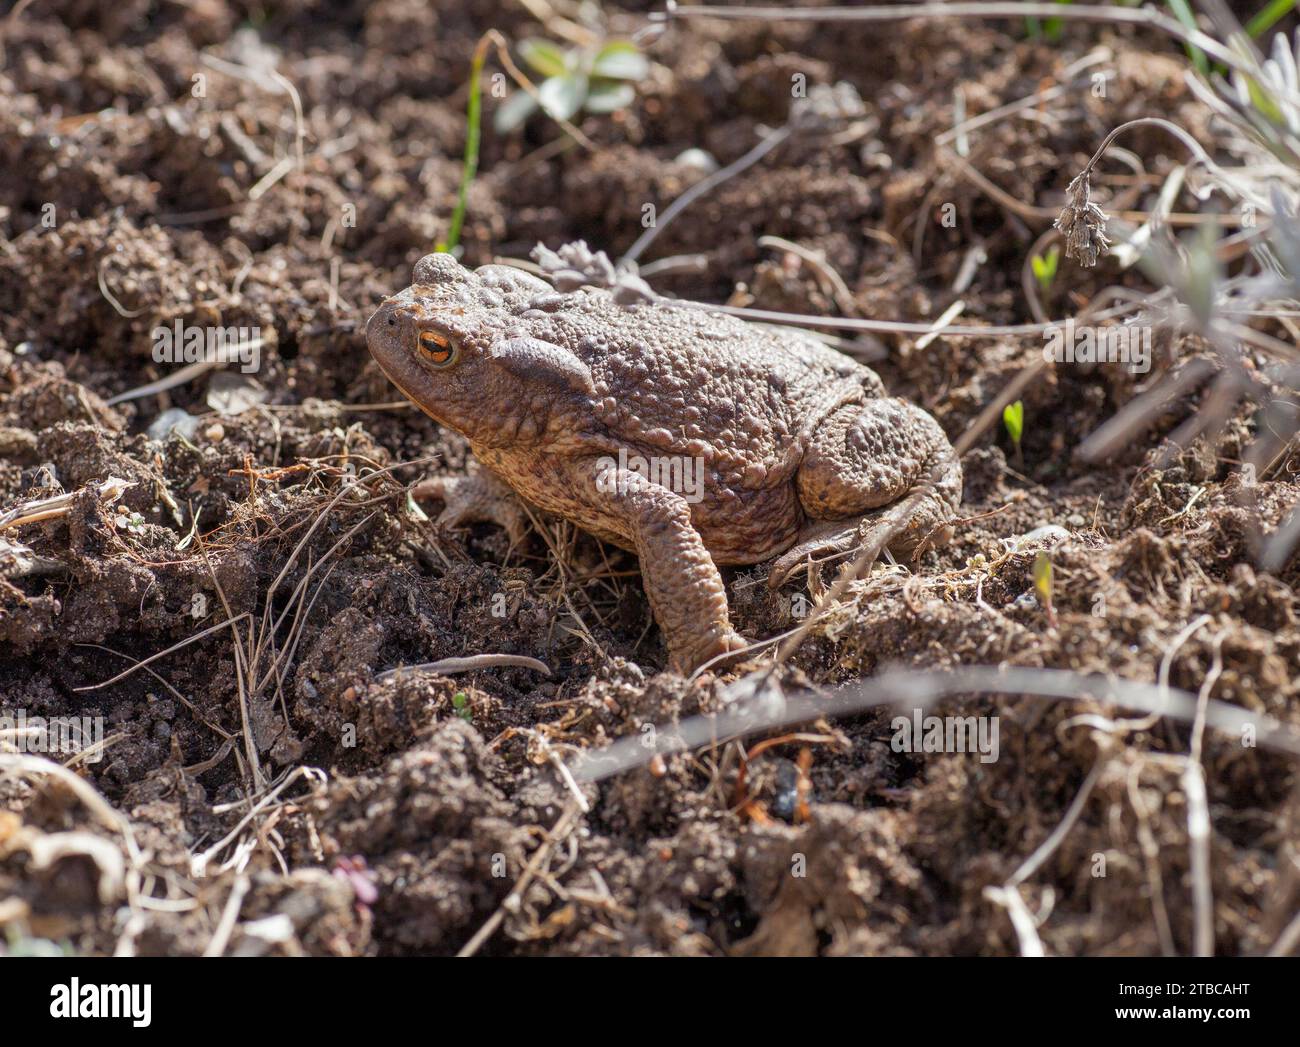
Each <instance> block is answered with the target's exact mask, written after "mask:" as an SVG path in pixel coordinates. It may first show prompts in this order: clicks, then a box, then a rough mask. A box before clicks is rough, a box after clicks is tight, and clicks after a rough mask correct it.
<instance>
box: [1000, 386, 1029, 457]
mask: <svg viewBox="0 0 1300 1047" xmlns="http://www.w3.org/2000/svg"><path fill="white" fill-rule="evenodd" d="M1002 424H1003V425H1004V426H1006V430H1007V435H1008V436H1009V437H1011V442H1012V443H1013V444H1015V445H1016V458H1017V460H1019V461H1021V462H1023V461H1024V455H1023V454H1022V453H1021V451H1020V437H1021V436H1022V435H1023V434H1024V431H1025V402H1024V401H1023V400H1017V401H1016V402H1015V403H1013V404H1007V405H1006V407H1004V408H1002Z"/></svg>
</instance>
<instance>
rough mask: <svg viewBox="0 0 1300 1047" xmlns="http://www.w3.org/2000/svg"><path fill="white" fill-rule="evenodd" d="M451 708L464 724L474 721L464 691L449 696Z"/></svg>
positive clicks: (467, 697)
mask: <svg viewBox="0 0 1300 1047" xmlns="http://www.w3.org/2000/svg"><path fill="white" fill-rule="evenodd" d="M451 707H452V709H454V710H455V713H456V715H457V716H459V717H460V718H461V719H462V720H464V721H465V722H466V723H469V722H470V721H471V720H473V719H474V714H473V713H472V712H471V711H470V708H469V695H467V694H466V693H465V692H464V691H457V692H456V693H455V694H453V695H452V696H451Z"/></svg>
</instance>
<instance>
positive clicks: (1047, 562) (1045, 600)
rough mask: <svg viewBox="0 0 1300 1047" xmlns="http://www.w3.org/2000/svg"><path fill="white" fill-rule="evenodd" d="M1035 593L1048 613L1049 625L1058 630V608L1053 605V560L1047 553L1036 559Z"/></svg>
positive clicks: (1042, 553) (1041, 553) (1040, 554)
mask: <svg viewBox="0 0 1300 1047" xmlns="http://www.w3.org/2000/svg"><path fill="white" fill-rule="evenodd" d="M1034 592H1035V593H1037V594H1038V602H1039V603H1041V604H1042V605H1043V610H1044V611H1046V612H1047V624H1048V625H1050V626H1051V627H1052V628H1053V629H1055V628H1056V608H1055V607H1054V606H1053V605H1052V558H1051V557H1050V556H1048V555H1047V553H1045V552H1040V553H1039V554H1038V555H1037V556H1035V557H1034Z"/></svg>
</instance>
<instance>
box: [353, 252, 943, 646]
mask: <svg viewBox="0 0 1300 1047" xmlns="http://www.w3.org/2000/svg"><path fill="white" fill-rule="evenodd" d="M366 339H367V342H368V344H369V347H370V352H371V353H372V354H373V355H374V357H375V359H376V360H377V361H378V363H379V366H380V367H381V368H382V369H383V371H384V373H385V374H386V375H387V376H388V377H389V378H390V379H391V380H392V381H393V383H394V384H395V385H396V386H397V387H398V388H399V389H401V390H402V392H403V393H405V394H406V395H407V396H408V397H409V398H410V399H411V400H412V401H413V402H414V403H415V404H416V405H417V406H418V407H420V408H421V409H422V410H424V411H425V412H426V413H427V414H429V415H430V416H431V417H433V418H434V419H436V420H437V421H438V422H440V423H441V424H443V425H445V426H449V427H451V428H452V429H455V430H457V431H458V432H460V433H462V434H463V435H464V436H465V437H466V439H467V440H468V441H469V444H470V447H471V448H472V449H473V452H474V454H475V456H476V457H477V458H478V460H479V462H481V463H482V465H483V466H484V467H485V469H482V470H479V471H478V472H477V473H473V474H471V475H470V476H468V477H457V478H450V479H442V480H439V481H435V482H433V483H432V484H431V485H429V486H428V487H426V488H425V490H426V492H432V493H434V494H437V495H438V496H440V497H441V498H442V499H443V500H444V501H445V503H446V511H445V512H444V513H443V516H442V517H441V521H442V522H443V523H446V524H448V525H452V526H455V525H459V524H464V523H468V522H472V521H475V520H494V521H496V522H498V523H501V524H503V525H504V526H506V527H507V528H508V529H509V530H510V532H511V534H512V536H515V537H518V536H519V535H520V534H522V531H523V513H522V509H521V507H520V506H519V504H518V503H517V502H515V501H514V500H513V499H511V498H509V497H508V496H509V494H510V493H511V492H512V491H513V492H514V493H515V494H518V495H519V496H521V497H522V498H523V499H525V500H526V501H527V502H529V503H531V504H532V505H534V506H537V507H539V508H540V509H542V510H545V511H547V512H550V513H554V514H556V515H559V516H561V517H564V518H566V519H568V520H571V521H573V522H574V523H575V524H577V525H578V526H579V527H581V528H583V529H584V530H586V531H588V532H590V533H591V534H594V535H596V536H597V537H599V538H601V539H603V540H605V541H608V542H612V543H614V544H616V545H619V546H621V547H623V548H626V549H630V550H632V551H634V552H635V553H636V554H637V556H638V557H639V558H640V562H641V573H642V576H643V578H644V582H645V591H646V595H647V596H648V597H649V600H650V606H651V609H652V610H653V612H654V615H655V619H656V620H657V621H658V623H659V626H660V628H661V630H662V631H663V634H664V639H665V642H666V644H667V647H668V652H669V656H670V661H671V664H672V666H673V668H675V669H677V670H679V671H687V670H690V669H692V668H694V667H696V666H698V665H700V664H701V663H703V662H705V661H707V660H709V659H711V658H713V657H714V656H716V655H719V654H723V653H726V652H729V651H734V650H738V649H740V648H741V647H743V646H745V641H744V640H743V638H742V637H741V636H740V635H739V634H737V633H736V632H735V631H734V630H733V628H732V626H731V623H730V621H729V619H728V615H727V597H726V591H725V589H724V587H723V583H722V579H721V577H720V575H719V573H718V568H717V566H716V565H718V564H754V563H760V562H762V561H765V560H769V559H771V558H773V557H778V556H779V559H778V560H777V561H776V563H775V564H774V565H773V568H772V571H771V574H770V577H769V581H770V582H771V583H772V584H773V585H779V584H780V583H781V582H782V581H783V580H784V579H785V578H786V577H788V575H789V574H790V573H791V572H792V571H793V570H794V569H796V568H797V567H798V566H799V565H800V564H801V563H802V562H804V561H805V560H806V559H807V558H809V557H810V556H815V555H822V554H825V553H828V552H845V551H849V550H852V549H853V548H854V547H855V546H857V545H858V544H859V543H860V542H861V541H862V540H863V539H864V536H865V535H867V534H869V533H870V528H871V527H872V526H873V525H877V526H878V525H879V523H880V521H881V519H882V517H883V516H884V514H885V513H886V512H887V511H888V510H889V509H890V508H891V507H892V508H893V509H894V510H895V512H894V518H895V519H894V522H895V523H898V522H902V523H903V524H904V525H905V526H903V527H902V529H901V530H900V531H899V533H898V534H897V535H896V536H895V537H894V538H893V539H892V540H891V541H890V543H889V548H890V549H891V550H893V551H895V552H898V553H903V554H907V553H910V552H911V551H912V550H913V549H914V548H915V547H916V546H917V544H918V543H919V542H921V541H922V540H923V539H928V540H929V542H930V543H931V544H935V543H938V542H942V541H944V540H946V539H947V537H948V536H949V535H950V534H951V527H950V526H949V522H950V521H951V520H952V518H953V517H954V515H955V510H956V508H957V506H958V504H959V503H960V501H961V466H960V464H959V463H958V461H957V458H956V456H955V455H954V454H953V451H952V448H951V446H950V445H949V443H948V440H947V438H946V437H945V435H944V433H943V430H942V429H940V427H939V425H938V423H937V422H936V421H935V420H934V419H933V418H932V417H930V415H928V414H927V413H926V412H924V411H923V410H921V409H920V408H918V407H916V406H914V405H912V404H910V403H908V402H906V401H905V400H901V399H898V398H895V397H890V396H888V395H887V394H886V392H885V389H884V385H883V384H882V383H881V381H880V378H879V377H878V376H877V375H876V374H875V372H874V371H871V370H870V369H868V368H866V367H863V366H861V365H860V364H858V363H856V362H855V361H853V360H851V359H849V358H848V357H846V356H844V355H842V354H840V353H837V352H835V351H833V350H831V349H829V348H827V347H825V346H823V345H822V344H820V343H819V342H817V341H815V340H813V339H811V338H807V337H804V336H801V335H799V334H796V333H793V332H791V331H780V332H778V331H774V330H772V329H769V328H764V327H758V326H754V325H752V324H748V323H746V322H744V321H742V320H738V319H736V318H734V317H730V316H727V315H724V314H722V313H717V312H710V311H707V310H706V309H699V308H688V307H681V306H676V305H668V304H664V303H661V302H660V303H643V304H637V305H632V306H624V305H620V304H618V303H616V302H615V301H614V299H613V297H612V296H611V294H610V293H609V292H607V291H603V290H596V289H591V288H583V289H581V290H578V291H574V292H571V293H568V294H563V293H559V292H557V291H556V290H555V289H554V288H552V287H551V285H550V284H548V283H546V282H545V281H543V280H541V279H540V278H538V277H535V276H532V275H530V274H528V273H525V272H523V271H521V270H518V269H513V268H509V267H505V266H499V265H488V266H483V267H481V268H479V269H475V270H472V271H471V270H469V269H466V268H463V267H462V266H461V265H460V264H459V263H458V262H457V261H456V260H455V259H454V258H453V257H452V256H451V255H449V254H432V255H427V256H426V257H424V258H422V259H421V260H420V261H419V262H418V263H417V264H416V266H415V277H414V283H413V285H412V286H410V287H408V288H407V289H406V290H404V291H402V292H401V293H400V294H397V295H395V296H394V297H392V298H390V299H388V300H387V301H385V302H384V303H383V305H381V306H380V307H379V309H378V310H377V311H376V312H375V314H374V316H372V317H371V319H370V322H369V324H368V326H367V329H366ZM909 495H910V496H911V497H909ZM899 511H901V512H902V514H903V516H902V518H901V520H900V519H898V514H899ZM782 554H783V555H782Z"/></svg>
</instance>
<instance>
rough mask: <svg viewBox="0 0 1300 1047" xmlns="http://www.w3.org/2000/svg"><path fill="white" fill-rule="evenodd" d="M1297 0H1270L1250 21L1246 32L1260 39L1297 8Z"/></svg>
mask: <svg viewBox="0 0 1300 1047" xmlns="http://www.w3.org/2000/svg"><path fill="white" fill-rule="evenodd" d="M1295 5H1296V0H1269V2H1268V3H1267V4H1265V5H1264V6H1263V7H1262V8H1260V10H1259V11H1258V13H1257V14H1256V15H1255V17H1254V18H1252V19H1251V20H1250V21H1249V22H1247V23H1246V33H1247V34H1248V35H1249V36H1251V37H1252V38H1255V39H1258V38H1259V37H1260V36H1262V35H1263V34H1264V33H1267V32H1268V31H1269V30H1270V29H1272V28H1273V26H1275V25H1276V24H1277V23H1278V22H1280V21H1281V20H1282V19H1283V18H1285V17H1286V16H1287V15H1289V14H1290V13H1291V12H1292V11H1293V10H1295Z"/></svg>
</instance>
